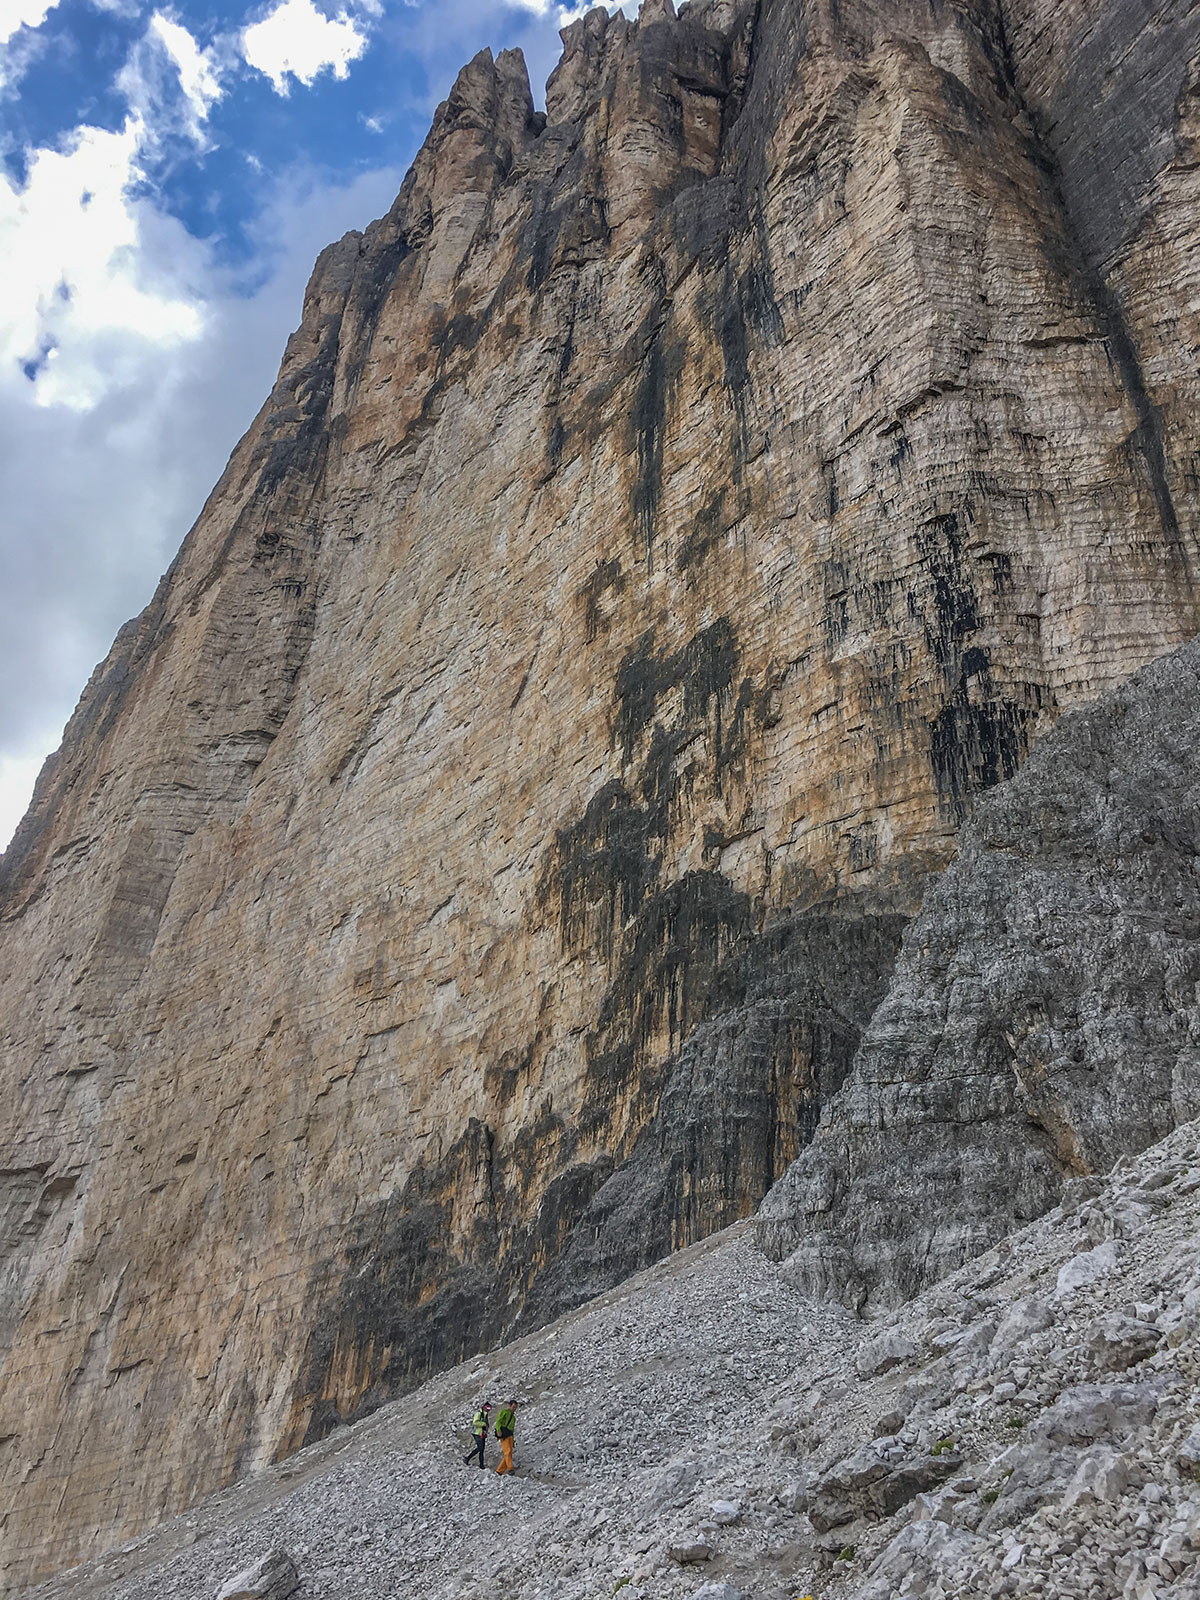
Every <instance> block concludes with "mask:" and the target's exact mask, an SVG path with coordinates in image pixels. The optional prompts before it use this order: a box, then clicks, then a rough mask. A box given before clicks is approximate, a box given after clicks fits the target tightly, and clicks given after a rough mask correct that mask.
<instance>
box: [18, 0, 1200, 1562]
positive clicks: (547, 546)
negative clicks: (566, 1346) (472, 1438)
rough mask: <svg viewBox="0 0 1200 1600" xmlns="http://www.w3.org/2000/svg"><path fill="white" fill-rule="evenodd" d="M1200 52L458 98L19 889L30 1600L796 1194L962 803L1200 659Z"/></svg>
mask: <svg viewBox="0 0 1200 1600" xmlns="http://www.w3.org/2000/svg"><path fill="white" fill-rule="evenodd" d="M1098 16H1099V18H1100V20H1099V22H1098V21H1097V17H1098ZM1198 40H1200V18H1198V17H1197V14H1196V13H1195V11H1194V10H1192V9H1190V8H1189V7H1187V6H1186V5H1184V4H1182V3H1178V4H1166V3H1162V4H1157V5H1156V4H1153V3H1151V0H1146V3H1145V4H1142V5H1139V6H1136V7H1130V6H1124V5H1116V4H1109V5H1104V6H1101V7H1099V8H1096V7H1094V6H1090V5H1089V6H1086V7H1085V6H1084V5H1082V4H1077V5H1072V4H1058V5H1054V6H1052V5H1050V4H1049V0H1045V3H1036V4H1035V3H1033V0H1028V3H1026V0H1006V3H1005V4H1004V5H998V4H994V3H990V0H961V3H952V0H945V3H940V4H936V5H930V4H926V3H924V0H922V3H917V0H903V3H889V4H887V5H883V4H874V3H871V0H839V3H838V4H833V3H820V0H812V3H795V0H793V3H784V0H763V3H762V4H754V3H750V0H709V3H708V4H693V5H692V6H690V7H685V8H684V9H683V10H682V12H681V14H680V15H679V16H678V17H676V16H675V15H674V12H673V9H672V7H671V5H670V4H669V0H648V3H647V5H646V6H645V7H644V8H643V12H642V16H641V18H640V20H639V21H638V22H636V23H633V22H630V21H628V20H626V19H624V18H622V17H616V18H611V19H610V18H608V17H607V16H606V14H604V13H603V12H599V11H595V12H592V13H591V14H589V15H588V16H587V17H585V18H583V19H582V20H581V21H579V22H577V23H575V24H573V25H572V26H571V27H570V28H569V29H567V30H566V32H565V34H564V44H565V48H564V56H563V60H562V63H561V64H560V66H559V68H558V70H557V71H556V73H555V74H554V76H553V77H552V79H551V82H550V84H549V86H548V89H547V95H546V110H545V112H544V113H541V112H537V111H535V109H534V105H533V100H532V96H531V94H530V91H529V86H528V83H527V80H526V76H525V72H524V67H523V64H522V62H521V60H520V58H519V56H517V55H515V54H513V53H505V54H502V55H501V56H499V57H498V58H497V59H495V60H493V59H492V58H491V57H490V56H489V55H488V54H487V53H484V54H483V55H481V56H479V57H477V58H476V60H475V61H473V62H472V63H471V64H470V65H469V66H468V67H467V68H465V69H464V71H463V73H462V74H461V75H460V77H459V79H458V82H457V83H456V85H455V88H454V90H453V92H452V94H451V96H450V98H449V100H448V101H447V102H446V103H445V105H443V106H442V107H441V108H439V111H438V113H437V116H436V118H435V120H434V126H433V128H432V131H431V133H430V136H429V139H428V140H427V142H426V144H425V146H424V148H423V149H422V151H421V153H420V155H419V156H418V158H417V160H416V162H415V163H414V166H413V169H412V171H411V172H410V174H409V176H408V177H407V178H406V180H405V183H404V185H403V188H402V190H401V193H400V196H399V198H398V199H397V202H396V204H395V206H394V207H393V209H392V211H391V212H390V213H389V214H388V216H387V217H385V218H383V219H382V220H381V221H380V222H378V223H375V224H373V225H372V226H371V227H370V228H368V229H367V230H366V232H365V233H364V234H362V235H361V236H360V235H357V234H350V235H347V237H346V238H345V239H343V240H342V241H340V243H338V244H336V245H333V246H331V247H330V249H329V250H327V251H326V252H325V253H324V254H323V255H322V257H321V258H320V260H319V262H318V264H317V268H316V271H315V272H314V275H313V279H312V282H311V284H310V287H309V291H308V294H307V297H306V301H305V307H304V314H303V318H302V322H301V326H300V328H299V330H298V331H297V333H296V334H295V335H294V336H293V338H292V340H291V341H290V342H289V345H288V348H287V351H286V353H285V357H284V362H283V366H282V369H281V373H280V378H279V381H278V383H277V385H276V387H275V389H274V391H273V393H272V395H271V397H270V399H269V401H268V402H267V405H266V406H265V407H264V409H263V411H262V412H261V413H260V415H259V417H258V418H257V419H256V420H255V422H254V424H253V425H252V427H251V429H250V431H249V432H248V434H247V435H246V437H245V438H244V439H243V441H242V442H241V444H240V445H239V446H238V448H237V450H236V451H235V453H234V455H233V457H232V459H231V461H230V464H229V467H228V468H227V470H226V472H225V474H224V475H223V477H222V479H221V481H220V482H219V484H218V485H217V487H216V489H215V490H214V492H213V495H212V497H211V498H210V500H209V502H208V504H207V505H206V507H205V509H204V512H203V514H202V515H201V517H200V519H199V521H198V522H197V524H196V526H195V527H194V528H193V530H192V531H191V533H190V534H189V535H188V538H187V539H186V540H185V542H184V545H183V547H182V549H181V551H180V554H179V557H178V559H177V560H176V562H175V563H174V565H173V566H172V568H171V570H170V572H169V573H168V574H167V576H166V577H165V578H164V580H163V582H162V585H161V586H160V589H159V592H158V594H157V595H156V597H155V599H154V601H153V603H152V604H151V606H150V607H149V608H148V609H147V611H146V612H145V613H143V615H142V616H141V617H140V618H139V619H137V621H136V622H134V623H132V624H130V625H129V627H128V628H127V629H125V630H123V632H122V634H121V635H120V636H119V637H118V639H117V641H116V643H115V645H114V647H113V650H112V652H111V653H110V655H109V657H108V659H107V660H106V661H105V662H104V663H103V664H102V665H101V667H100V668H98V669H97V672H96V674H95V676H94V678H93V680H92V682H91V683H90V684H89V686H88V688H87V690H86V692H85V694H84V697H83V699H82V701H81V703H80V706H79V709H78V711H77V713H76V715H75V717H74V719H73V720H72V723H71V724H70V726H69V728H68V730H67V734H66V737H65V740H64V744H63V748H62V750H61V751H60V752H59V753H58V754H57V755H56V756H55V757H53V758H52V759H51V761H50V762H49V763H48V765H47V768H46V770H45V772H44V773H43V775H42V778H41V780H40V782H39V785H38V790H37V793H36V795H35V798H34V803H33V806H32V808H31V811H30V814H29V816H28V817H27V819H26V820H25V822H24V823H23V824H22V827H21V829H20V830H19V832H18V834H17V837H16V839H15V841H14V843H13V845H12V847H11V848H10V850H9V851H8V853H7V854H6V856H5V857H4V860H3V865H2V868H0V888H2V893H3V901H2V905H3V970H4V993H3V1032H2V1039H3V1073H4V1096H3V1100H2V1102H0V1146H2V1155H0V1169H2V1170H0V1186H2V1187H0V1194H2V1196H3V1216H4V1219H5V1220H4V1234H3V1252H4V1254H3V1263H2V1267H0V1271H2V1272H3V1283H4V1294H3V1299H2V1302H0V1304H2V1308H3V1309H2V1312H0V1316H2V1322H0V1350H2V1353H3V1361H4V1368H3V1393H2V1395H0V1439H3V1440H4V1445H3V1450H2V1452H0V1473H2V1474H3V1502H2V1503H3V1505H4V1507H5V1522H4V1527H3V1551H4V1564H5V1565H4V1571H5V1575H6V1577H7V1578H8V1579H9V1580H10V1581H11V1582H14V1583H19V1582H22V1581H26V1580H28V1579H30V1578H32V1577H35V1576H37V1575H41V1574H44V1573H47V1572H49V1571H51V1570H53V1569H55V1568H57V1567H60V1566H62V1565H64V1564H66V1563H69V1562H71V1561H73V1560H77V1559H80V1558H82V1557H83V1556H85V1555H87V1554H89V1553H92V1552H94V1551H96V1550H97V1549H98V1548H101V1547H102V1546H104V1545H105V1544H107V1543H111V1542H113V1541H115V1540H118V1539H120V1538H122V1537H125V1536H127V1535H130V1534H132V1533H136V1532H137V1531H138V1530H140V1529H142V1528H144V1527H146V1526H148V1525H150V1524H152V1523H154V1522H155V1521H156V1520H158V1519H159V1518H161V1517H162V1516H163V1515H164V1514H165V1513H168V1512H170V1511H172V1510H174V1509H176V1508H178V1507H180V1506H183V1505H186V1504H187V1503H189V1502H190V1501H191V1500H192V1499H193V1498H194V1497H195V1496H196V1495H198V1494H199V1493H201V1492H203V1491H204V1490H207V1489H210V1488H212V1487H214V1486H216V1485H219V1484H222V1483H226V1482H228V1481H230V1480H232V1479H234V1478H236V1477H237V1476H238V1475H240V1474H242V1473H244V1472H245V1471H247V1470H248V1469H250V1468H252V1467H255V1466H257V1465H261V1464H263V1463H264V1462H267V1461H269V1460H271V1459H273V1458H275V1457H277V1456H279V1455H280V1454H281V1453H284V1452H287V1451H289V1450H291V1449H293V1448H294V1447H295V1446H297V1445H298V1444H300V1443H301V1442H302V1441H304V1440H305V1439H313V1438H315V1437H317V1436H319V1435H320V1434H321V1433H323V1432H324V1431H326V1430H327V1429H328V1428H330V1427H331V1426H332V1425H333V1424H334V1423H335V1422H336V1421H337V1420H339V1419H343V1418H347V1417H351V1416H354V1415H357V1414H359V1413H361V1412H362V1411H364V1410H365V1409H369V1408H370V1407H372V1406H374V1405H375V1404H377V1403H378V1402H379V1401H380V1400H381V1399H383V1398H385V1397H386V1396H387V1395H389V1394H392V1393H394V1392H396V1391H397V1390H398V1389H401V1388H403V1387H404V1386H406V1385H408V1384H411V1383H413V1382H415V1381H417V1380H418V1379H420V1378H422V1377H424V1376H426V1375H427V1374H428V1373H429V1372H430V1371H431V1370H433V1369H434V1368H436V1367H438V1366H440V1365H444V1364H445V1363H447V1362H449V1361H453V1360H455V1359H457V1358H459V1357H460V1356H462V1355H463V1354H465V1353H469V1352H470V1351H472V1350H474V1349H476V1348H478V1347H479V1346H480V1345H481V1344H484V1343H486V1342H488V1341H490V1340H493V1339H495V1338H496V1337H498V1336H500V1335H501V1334H503V1333H504V1332H506V1331H509V1330H511V1329H513V1328H515V1327H517V1326H519V1325H521V1323H522V1320H523V1319H524V1321H525V1322H529V1321H532V1320H536V1319H538V1318H541V1317H543V1316H546V1315H550V1314H552V1313H553V1312H554V1311H556V1310H558V1309H561V1308H563V1307H565V1306H567V1305H569V1304H571V1303H573V1302H575V1301H577V1300H579V1299H580V1298H582V1297H583V1296H584V1295H586V1294H588V1293H590V1292H593V1291H594V1290H595V1289H596V1288H598V1287H601V1286H603V1285H604V1284H605V1283H610V1282H613V1281H615V1280H616V1279H617V1278H619V1277H621V1276H622V1275H624V1274H626V1273H628V1272H629V1271H631V1270H632V1269H633V1268H635V1267H636V1266H638V1265H639V1264H641V1263H642V1262H644V1261H646V1260H648V1259H651V1258H653V1257H654V1256H656V1255H658V1254H660V1253H661V1252H663V1251H664V1250H666V1249H669V1248H671V1247H673V1246H677V1245H679V1244H683V1243H686V1242H687V1241H689V1240H690V1239H692V1238H695V1237H698V1236H700V1235H701V1234H703V1233H706V1232H708V1231H711V1230H712V1229H715V1228H718V1227H721V1226H722V1225H724V1224H726V1223H728V1222H730V1221H732V1220H734V1219H735V1218H737V1217H739V1216H742V1215H745V1214H747V1213H748V1212H749V1211H750V1210H751V1209H752V1208H753V1207H754V1206H755V1205H756V1204H757V1202H758V1201H759V1200H760V1198H761V1197H762V1195H763V1194H764V1192H765V1191H766V1189H767V1188H768V1187H769V1185H770V1184H771V1182H772V1181H773V1179H775V1178H776V1177H777V1176H778V1175H779V1174H780V1173H782V1172H783V1171H784V1170H785V1169H786V1168H787V1166H788V1163H789V1162H790V1161H791V1160H792V1159H793V1158H794V1157H795V1156H796V1155H797V1154H798V1152H799V1150H800V1148H801V1145H802V1143H803V1141H804V1140H805V1139H806V1138H808V1137H809V1135H810V1134H811V1132H812V1129H813V1128H814V1127H815V1125H816V1122H817V1118H818V1116H819V1114H820V1112H821V1108H822V1106H823V1105H824V1104H826V1103H827V1102H828V1101H829V1099H830V1097H831V1096H833V1095H834V1094H835V1092H836V1091H837V1089H838V1087H839V1085H840V1083H841V1082H842V1080H843V1078H844V1077H845V1074H846V1072H847V1071H848V1069H849V1066H850V1062H851V1060H852V1059H853V1057H854V1055H855V1051H856V1049H857V1047H858V1044H859V1041H860V1038H861V1036H862V1034H863V1030H864V1029H865V1028H866V1025H867V1023H868V1021H869V1019H870V1017H871V1015H872V1013H873V1012H874V1011H875V1009H876V1007H877V1005H878V1003H879V1002H880V1000H881V999H882V996H883V993H884V990H885V988H886V985H887V980H888V974H889V972H890V969H891V966H892V963H893V961H894V959H895V954H896V951H897V949H898V946H899V939H900V934H901V931H902V928H903V925H904V922H905V921H906V919H907V918H908V917H909V916H911V914H912V913H913V912H914V910H915V909H916V907H917V905H918V903H919V901H920V898H921V894H922V891H923V888H924V885H925V884H926V882H927V881H928V879H929V876H930V874H931V873H933V872H935V871H937V870H939V869H940V868H941V867H942V866H944V865H945V863H946V861H947V860H948V858H949V855H950V853H951V850H952V845H953V840H954V836H955V831H956V829H957V827H958V826H959V824H960V823H961V822H962V820H963V819H964V818H965V817H966V816H967V815H968V813H969V812H970V810H971V809H972V806H973V804H974V799H975V797H976V796H977V795H978V794H979V793H980V792H981V791H982V790H984V789H987V788H989V787H990V786H992V785H994V784H995V783H996V782H997V781H999V780H1002V779H1005V778H1007V777H1009V776H1011V775H1012V773H1013V772H1014V771H1015V770H1016V769H1017V767H1018V766H1019V765H1020V763H1021V761H1022V760H1023V758H1024V755H1025V753H1026V750H1027V749H1028V747H1029V745H1030V743H1031V741H1032V740H1033V739H1034V737H1035V736H1036V735H1038V734H1039V733H1040V732H1042V731H1044V730H1045V729H1046V728H1047V727H1048V726H1049V725H1050V724H1051V723H1052V722H1053V721H1054V719H1055V718H1056V717H1057V715H1058V714H1059V713H1060V712H1061V711H1062V710H1064V709H1069V708H1071V707H1073V706H1078V705H1080V704H1082V703H1085V702H1088V701H1090V700H1092V699H1093V698H1095V697H1096V696H1097V695H1098V694H1100V693H1102V692H1103V691H1104V690H1106V689H1108V688H1109V687H1111V686H1112V685H1113V684H1115V683H1117V682H1119V681H1120V680H1121V679H1123V678H1124V677H1126V676H1127V675H1128V674H1129V673H1131V672H1133V671H1134V670H1136V669H1137V668H1139V667H1141V666H1143V665H1144V664H1145V663H1147V662H1148V661H1150V660H1153V659H1154V658H1155V657H1157V656H1159V655H1161V654H1163V653H1164V652H1166V651H1168V650H1170V649H1172V648H1173V647H1175V646H1176V645H1178V644H1179V643H1180V642H1181V641H1183V640H1184V639H1186V638H1187V637H1188V636H1189V635H1190V634H1191V633H1192V632H1194V630H1195V625H1196V614H1197V600H1196V594H1195V589H1194V584H1193V570H1194V567H1195V562H1196V558H1197V550H1196V542H1197V539H1196V535H1197V528H1196V496H1195V489H1196V447H1197V440H1196V423H1195V417H1196V415H1197V408H1196V399H1197V395H1196V387H1197V383H1198V382H1200V379H1198V378H1197V371H1196V366H1195V361H1194V350H1195V348H1196V346H1197V344H1198V343H1200V337H1198V332H1197V328H1196V318H1197V313H1196V311H1195V309H1194V307H1195V305H1196V303H1197V296H1196V294H1195V292H1194V287H1195V286H1194V278H1195V274H1196V272H1197V270H1200V269H1197V267H1196V261H1197V260H1198V259H1200V256H1198V254H1197V252H1196V250H1195V248H1194V246H1195V231H1196V230H1195V215H1196V214H1195V205H1194V186H1195V183H1196V172H1197V164H1196V161H1195V154H1194V151H1195V145H1194V140H1195V118H1196V97H1195V94H1194V82H1195V76H1194V61H1195V56H1196V47H1197V43H1198ZM1088 84H1093V85H1095V86H1096V87H1095V88H1094V89H1093V90H1089V89H1088V87H1087V85H1088ZM1113 141H1116V143H1115V145H1114V148H1116V149H1118V150H1119V154H1120V159H1119V160H1115V161H1111V162H1110V161H1107V160H1098V159H1097V157H1096V151H1097V150H1102V149H1106V148H1109V145H1110V144H1111V143H1112V142H1113ZM1144 1132H1145V1130H1144V1129H1143V1128H1142V1127H1140V1126H1137V1127H1131V1128H1130V1129H1129V1130H1128V1131H1127V1133H1126V1134H1125V1135H1123V1136H1122V1135H1120V1134H1118V1135H1117V1141H1118V1142H1120V1138H1121V1137H1125V1138H1127V1139H1128V1140H1129V1141H1130V1142H1136V1140H1138V1139H1139V1138H1141V1137H1142V1136H1143V1133H1144ZM1060 1165H1061V1163H1060ZM1068 1165H1069V1163H1068ZM47 1508H50V1512H49V1514H48V1512H47Z"/></svg>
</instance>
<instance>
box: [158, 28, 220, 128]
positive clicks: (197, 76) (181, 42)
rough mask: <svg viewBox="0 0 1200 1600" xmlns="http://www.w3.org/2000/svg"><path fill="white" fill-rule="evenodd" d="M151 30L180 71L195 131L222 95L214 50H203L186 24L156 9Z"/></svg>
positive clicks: (180, 80) (181, 87) (182, 86)
mask: <svg viewBox="0 0 1200 1600" xmlns="http://www.w3.org/2000/svg"><path fill="white" fill-rule="evenodd" d="M150 33H151V34H152V35H153V36H154V38H155V39H157V40H158V42H159V43H160V44H161V45H162V47H163V49H164V50H165V51H166V52H167V54H168V56H170V58H171V60H172V62H173V63H174V65H175V70H176V71H177V72H178V74H179V87H180V91H181V92H182V94H183V97H184V99H185V100H186V101H187V104H188V107H189V110H190V113H191V122H192V130H193V133H194V134H196V135H198V130H199V125H200V124H201V123H202V122H204V121H206V120H207V118H208V113H209V111H210V110H211V109H212V107H213V105H214V104H215V103H216V102H217V101H218V100H219V99H220V98H221V77H220V69H219V67H218V65H217V60H216V55H215V52H214V51H212V50H201V49H200V47H199V45H197V43H196V41H195V40H194V39H193V38H192V36H191V34H190V33H189V32H188V31H187V29H186V28H184V27H182V26H181V25H180V24H179V23H178V22H173V21H172V20H171V18H170V17H165V16H163V14H162V12H161V11H156V12H155V13H154V15H153V16H152V17H151V19H150Z"/></svg>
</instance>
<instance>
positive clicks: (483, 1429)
mask: <svg viewBox="0 0 1200 1600" xmlns="http://www.w3.org/2000/svg"><path fill="white" fill-rule="evenodd" d="M491 1417H492V1408H491V1404H490V1403H489V1402H488V1401H487V1400H485V1401H484V1402H483V1404H482V1405H481V1406H480V1408H479V1410H478V1411H477V1412H476V1413H475V1415H474V1416H473V1417H472V1419H471V1434H472V1437H473V1438H474V1440H475V1443H474V1444H473V1445H472V1447H471V1452H470V1454H469V1455H465V1456H464V1457H463V1461H464V1462H465V1463H467V1464H468V1465H469V1464H470V1463H471V1462H472V1461H474V1460H475V1459H476V1458H478V1460H479V1465H480V1467H481V1468H482V1466H483V1447H484V1445H486V1444H487V1436H488V1424H489V1423H490V1421H491Z"/></svg>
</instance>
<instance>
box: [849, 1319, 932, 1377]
mask: <svg viewBox="0 0 1200 1600" xmlns="http://www.w3.org/2000/svg"><path fill="white" fill-rule="evenodd" d="M920 1353H921V1347H920V1345H919V1344H918V1343H917V1341H916V1340H915V1339H914V1338H913V1337H912V1336H911V1335H910V1334H907V1333H904V1332H903V1331H902V1330H901V1329H900V1328H888V1330H887V1331H886V1332H885V1333H881V1334H880V1335H879V1337H878V1338H876V1339H872V1340H870V1341H869V1343H867V1344H865V1345H863V1347H862V1349H861V1350H860V1351H859V1352H858V1358H857V1360H856V1362H855V1366H856V1367H857V1369H858V1375H859V1377H860V1378H876V1377H878V1376H879V1375H880V1373H883V1372H890V1371H891V1370H892V1368H893V1367H899V1366H902V1365H903V1364H904V1362H906V1361H912V1360H913V1359H914V1357H916V1356H918V1355H920Z"/></svg>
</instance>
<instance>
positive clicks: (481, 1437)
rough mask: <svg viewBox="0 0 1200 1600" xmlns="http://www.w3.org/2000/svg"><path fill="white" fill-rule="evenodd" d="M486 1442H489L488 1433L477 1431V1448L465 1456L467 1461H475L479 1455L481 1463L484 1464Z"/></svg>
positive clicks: (464, 1458)
mask: <svg viewBox="0 0 1200 1600" xmlns="http://www.w3.org/2000/svg"><path fill="white" fill-rule="evenodd" d="M486 1444H487V1434H486V1433H477V1434H476V1435H475V1448H474V1449H473V1450H472V1451H471V1453H470V1455H466V1456H464V1457H463V1460H464V1461H467V1462H470V1461H474V1460H475V1458H476V1456H478V1458H479V1465H480V1466H482V1465H483V1447H484V1445H486Z"/></svg>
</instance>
